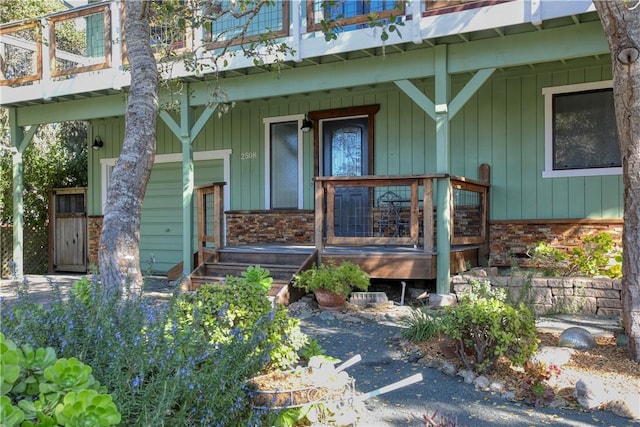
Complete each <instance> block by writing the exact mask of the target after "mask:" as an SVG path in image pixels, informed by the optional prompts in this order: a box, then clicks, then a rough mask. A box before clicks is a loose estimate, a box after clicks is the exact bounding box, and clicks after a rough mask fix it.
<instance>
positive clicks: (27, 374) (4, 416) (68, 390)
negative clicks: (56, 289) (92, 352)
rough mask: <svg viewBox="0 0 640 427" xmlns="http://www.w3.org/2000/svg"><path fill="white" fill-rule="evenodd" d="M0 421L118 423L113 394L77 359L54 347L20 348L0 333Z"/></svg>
mask: <svg viewBox="0 0 640 427" xmlns="http://www.w3.org/2000/svg"><path fill="white" fill-rule="evenodd" d="M0 368H1V369H0V373H1V374H0V375H1V376H2V401H1V402H0V404H1V406H0V419H1V420H3V421H2V425H3V426H6V427H9V426H24V427H28V426H32V425H49V426H59V425H60V426H64V425H68V426H73V425H93V426H110V425H117V424H119V423H120V413H119V412H118V409H117V408H116V405H115V404H114V402H113V399H112V397H111V395H109V394H106V389H105V388H104V387H102V386H100V383H99V382H98V381H96V380H95V378H94V377H93V375H92V373H91V372H92V371H91V367H89V366H87V365H85V364H83V363H82V362H79V361H78V360H77V359H75V358H70V359H64V358H62V359H57V358H56V354H55V351H54V350H53V348H51V347H47V348H42V347H40V348H37V349H34V348H33V347H32V346H31V345H29V344H24V345H23V346H22V347H20V348H19V347H18V346H16V344H15V343H14V342H13V341H12V340H7V339H6V338H5V336H4V334H2V333H0Z"/></svg>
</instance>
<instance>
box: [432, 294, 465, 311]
mask: <svg viewBox="0 0 640 427" xmlns="http://www.w3.org/2000/svg"><path fill="white" fill-rule="evenodd" d="M457 302H458V300H457V297H456V294H431V295H429V308H444V307H449V306H452V305H455V304H456V303H457Z"/></svg>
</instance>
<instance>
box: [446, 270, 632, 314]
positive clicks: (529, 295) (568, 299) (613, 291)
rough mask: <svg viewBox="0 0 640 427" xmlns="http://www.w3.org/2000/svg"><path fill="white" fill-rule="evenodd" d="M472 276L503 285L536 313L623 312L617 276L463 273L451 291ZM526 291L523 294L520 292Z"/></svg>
mask: <svg viewBox="0 0 640 427" xmlns="http://www.w3.org/2000/svg"><path fill="white" fill-rule="evenodd" d="M472 280H488V281H489V282H490V283H491V286H494V287H500V288H504V289H505V290H506V291H507V293H508V294H509V295H510V296H511V297H512V298H513V299H514V300H522V301H523V302H525V303H526V304H527V305H529V306H530V307H532V308H533V309H534V311H535V313H536V314H549V313H582V314H596V315H602V316H622V294H621V292H622V291H621V290H622V282H621V281H620V280H619V279H609V278H597V279H591V278H585V277H553V278H547V277H535V278H528V277H500V276H485V277H482V276H480V277H478V275H474V274H464V275H459V276H454V277H453V278H452V284H451V287H452V291H453V292H454V293H455V294H456V295H460V294H461V293H463V292H464V291H466V290H468V289H469V286H470V285H469V282H470V281H472ZM523 292H526V294H525V295H523V294H522V293H523Z"/></svg>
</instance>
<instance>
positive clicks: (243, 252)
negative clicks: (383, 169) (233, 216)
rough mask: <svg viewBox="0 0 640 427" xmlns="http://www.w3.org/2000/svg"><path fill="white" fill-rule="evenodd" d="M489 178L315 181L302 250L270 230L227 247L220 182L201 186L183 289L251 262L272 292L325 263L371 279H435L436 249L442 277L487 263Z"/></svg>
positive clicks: (485, 169) (485, 172)
mask: <svg viewBox="0 0 640 427" xmlns="http://www.w3.org/2000/svg"><path fill="white" fill-rule="evenodd" d="M489 173H490V172H489V166H488V165H486V164H483V165H482V166H481V167H480V172H479V176H480V178H481V179H479V180H473V179H468V178H465V177H458V176H448V175H445V174H432V175H402V176H375V175H369V176H357V177H316V178H315V207H314V212H313V216H314V227H313V239H312V244H307V245H304V244H301V245H294V244H285V243H279V244H276V243H274V242H276V241H278V235H277V234H278V231H277V230H275V229H274V231H273V236H272V238H271V239H268V238H266V239H263V240H264V241H261V242H254V243H252V244H244V245H238V244H236V245H231V246H227V245H226V243H225V242H226V241H227V237H228V236H227V233H228V229H227V228H226V226H225V212H224V209H223V206H224V200H223V198H224V196H223V195H224V191H223V187H224V185H225V183H213V184H211V185H207V186H203V187H200V188H198V189H197V190H196V191H197V203H198V226H197V228H198V255H197V260H196V262H195V264H196V265H197V266H198V267H197V268H196V269H195V271H194V272H193V273H192V274H191V275H190V276H189V279H190V280H189V283H188V285H187V287H188V289H190V290H192V289H195V288H197V287H198V286H199V285H200V284H202V283H205V282H207V281H212V280H218V279H220V278H224V276H225V275H226V274H230V273H233V272H237V271H240V270H243V269H244V268H246V266H248V265H251V264H252V263H254V264H255V263H257V264H261V265H262V266H263V267H265V268H269V269H270V270H273V272H274V273H275V274H274V278H275V279H276V281H278V282H279V285H278V286H279V287H278V289H277V290H275V291H274V294H275V293H277V292H279V291H280V288H282V287H284V286H286V285H288V284H289V282H290V280H291V278H292V276H293V275H294V274H296V273H298V272H300V271H302V270H304V269H306V268H309V267H310V266H311V265H313V264H318V263H321V262H323V261H327V260H329V259H334V260H336V261H338V262H340V261H351V262H353V263H355V264H358V265H360V266H361V267H362V268H363V269H364V270H365V271H366V272H367V273H368V274H369V275H370V276H371V277H372V278H374V279H397V280H433V279H437V277H438V273H439V271H438V269H439V268H441V266H440V264H439V263H438V253H439V251H440V247H441V246H442V247H447V253H448V255H449V256H444V257H440V258H441V260H440V262H441V263H442V261H443V260H444V261H446V264H444V269H445V274H446V275H447V276H449V275H450V274H452V273H458V272H461V271H466V270H468V269H469V268H470V267H474V266H478V265H483V264H485V263H486V261H487V259H488V243H489V242H488V193H489V187H490V185H489ZM438 181H444V182H445V185H444V188H445V191H446V193H447V197H446V198H445V200H447V203H444V204H441V205H440V206H438V204H437V203H436V200H437V197H436V196H437V195H436V194H434V188H435V187H437V182H438ZM439 209H440V210H441V211H440V212H438V210H439ZM248 214H249V213H247V215H248ZM438 218H444V220H440V221H438ZM254 220H255V219H254ZM438 222H440V225H438ZM442 233H444V234H442ZM439 240H440V245H438V241H439ZM443 241H444V242H443ZM443 243H444V244H443ZM179 270H181V268H180V267H179V268H177V269H176V271H175V272H178V271H179ZM175 272H174V273H175ZM170 274H171V273H170ZM438 292H439V293H448V292H449V290H448V289H446V290H445V289H442V290H440V289H438Z"/></svg>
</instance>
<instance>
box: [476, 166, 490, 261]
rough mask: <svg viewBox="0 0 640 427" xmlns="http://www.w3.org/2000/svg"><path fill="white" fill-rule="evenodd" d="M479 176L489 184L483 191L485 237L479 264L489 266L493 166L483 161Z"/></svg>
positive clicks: (479, 252)
mask: <svg viewBox="0 0 640 427" xmlns="http://www.w3.org/2000/svg"><path fill="white" fill-rule="evenodd" d="M478 178H479V180H480V181H481V182H483V183H484V184H487V188H486V190H485V191H484V192H483V193H482V201H481V202H482V219H481V221H482V224H481V227H482V229H481V235H482V238H483V239H484V243H482V244H481V245H480V250H479V251H478V264H479V265H481V266H483V267H488V266H489V259H490V257H491V245H490V237H491V235H490V224H489V190H490V189H491V187H490V185H491V167H490V166H489V165H488V164H486V163H483V164H481V165H480V171H479V172H478Z"/></svg>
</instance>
